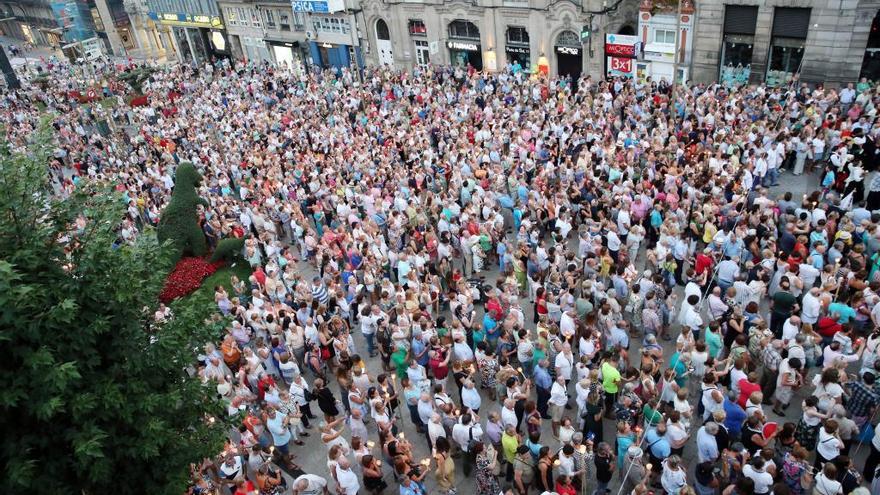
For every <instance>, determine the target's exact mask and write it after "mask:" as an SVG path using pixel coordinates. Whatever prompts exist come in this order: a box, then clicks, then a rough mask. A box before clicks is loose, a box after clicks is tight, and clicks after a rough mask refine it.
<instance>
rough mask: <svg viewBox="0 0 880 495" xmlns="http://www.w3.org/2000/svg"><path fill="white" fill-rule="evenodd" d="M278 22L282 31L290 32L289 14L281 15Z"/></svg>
mask: <svg viewBox="0 0 880 495" xmlns="http://www.w3.org/2000/svg"><path fill="white" fill-rule="evenodd" d="M278 20H279V23H280V25H281V30H282V31H290V16H289V15H288V14H279V15H278Z"/></svg>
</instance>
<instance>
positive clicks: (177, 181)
mask: <svg viewBox="0 0 880 495" xmlns="http://www.w3.org/2000/svg"><path fill="white" fill-rule="evenodd" d="M201 183H202V175H201V174H199V172H198V170H196V168H195V167H194V166H193V164H192V163H188V162H183V163H181V164H180V165H178V166H177V170H176V171H175V172H174V192H172V193H171V200H170V201H169V202H168V205H167V206H166V207H165V209H164V210H163V211H162V217H161V218H160V219H159V242H163V243H164V242H166V241H170V242H171V245H172V247H173V248H174V249H175V251H176V253H175V255H176V258H175V260H176V259H177V258H179V257H181V256H183V255H193V256H204V255H205V252H206V251H207V250H208V244H207V241H206V240H205V232H204V231H202V227H201V226H200V225H199V214H198V206H199V205H203V206H208V202H207V201H205V200H204V199H202V198H200V197H199V193H198V187H199V184H201Z"/></svg>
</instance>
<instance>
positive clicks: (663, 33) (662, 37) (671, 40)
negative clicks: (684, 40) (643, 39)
mask: <svg viewBox="0 0 880 495" xmlns="http://www.w3.org/2000/svg"><path fill="white" fill-rule="evenodd" d="M654 43H664V44H667V45H674V44H675V31H674V30H672V29H655V30H654Z"/></svg>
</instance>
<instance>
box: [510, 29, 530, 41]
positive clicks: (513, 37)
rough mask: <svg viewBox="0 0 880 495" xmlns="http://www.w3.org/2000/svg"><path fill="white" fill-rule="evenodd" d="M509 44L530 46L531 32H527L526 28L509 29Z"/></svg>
mask: <svg viewBox="0 0 880 495" xmlns="http://www.w3.org/2000/svg"><path fill="white" fill-rule="evenodd" d="M507 42H508V43H514V44H520V45H528V44H529V32H528V31H526V28H524V27H519V26H511V27H509V28H507Z"/></svg>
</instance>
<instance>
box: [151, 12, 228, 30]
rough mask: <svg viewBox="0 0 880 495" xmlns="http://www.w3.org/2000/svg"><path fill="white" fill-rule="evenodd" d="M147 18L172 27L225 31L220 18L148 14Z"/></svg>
mask: <svg viewBox="0 0 880 495" xmlns="http://www.w3.org/2000/svg"><path fill="white" fill-rule="evenodd" d="M147 17H149V18H150V19H152V20H153V21H158V22H159V23H160V24H166V25H170V26H183V27H209V28H216V29H223V20H222V19H220V17H218V16H209V15H190V14H169V13H158V12H148V13H147Z"/></svg>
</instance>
